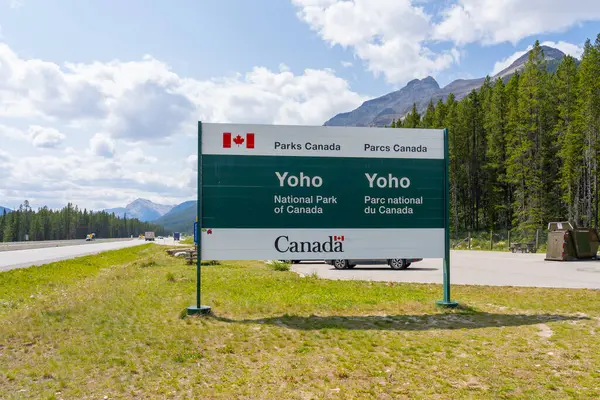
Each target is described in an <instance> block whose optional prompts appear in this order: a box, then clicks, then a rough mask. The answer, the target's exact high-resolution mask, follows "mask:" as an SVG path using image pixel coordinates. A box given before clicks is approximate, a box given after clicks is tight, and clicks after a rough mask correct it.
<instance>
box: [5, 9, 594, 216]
mask: <svg viewBox="0 0 600 400" xmlns="http://www.w3.org/2000/svg"><path fill="white" fill-rule="evenodd" d="M599 21H600V2H599V1H598V0H570V1H566V0H527V1H522V0H437V1H434V0H412V1H411V0H252V1H250V0H178V1H167V0H127V1H123V0H86V1H81V0H52V1H49V0H0V205H3V206H7V207H10V208H12V207H16V206H18V204H20V203H21V202H22V201H23V200H25V199H28V200H29V201H30V203H31V204H32V206H34V207H38V206H43V205H48V206H50V207H60V206H63V205H64V204H65V203H66V202H67V201H71V202H73V203H75V204H78V205H79V206H81V207H87V208H93V209H100V208H105V207H113V206H124V205H125V204H126V203H128V202H129V201H131V200H133V199H135V198H137V197H144V198H148V199H151V200H153V201H156V202H160V203H164V204H176V203H179V202H181V201H184V200H189V199H194V198H195V190H196V187H195V177H196V165H195V161H196V158H195V157H196V156H195V150H194V149H195V148H196V138H195V134H196V122H197V121H198V120H202V121H205V122H238V123H244V122H247V123H267V124H315V125H321V124H323V122H325V121H326V120H327V119H329V118H330V117H332V116H333V115H335V114H336V113H338V112H344V111H350V110H352V109H354V108H356V107H357V106H359V105H360V104H361V103H362V102H363V101H365V100H366V99H368V98H372V97H376V96H380V95H383V94H385V93H388V92H390V91H393V90H395V89H398V88H401V87H402V86H403V85H404V84H405V83H406V82H408V81H409V80H411V79H414V78H424V77H426V76H428V75H431V76H433V77H434V78H435V79H436V80H438V82H439V83H440V85H446V84H448V83H449V82H451V81H452V80H454V79H458V78H471V77H481V76H485V75H486V74H491V73H492V72H497V71H499V70H500V69H502V67H503V66H507V65H508V64H510V62H511V61H512V60H514V59H516V58H517V57H518V56H519V55H521V54H523V53H524V52H525V51H526V50H527V48H528V47H529V46H530V45H531V44H532V43H533V41H534V40H535V39H539V40H540V41H541V42H547V43H546V44H549V45H552V46H555V47H558V48H560V49H561V50H563V51H564V52H566V53H569V54H572V55H574V56H579V55H580V54H581V47H582V45H583V42H584V41H585V39H586V38H590V39H592V41H593V40H594V39H595V37H596V35H597V34H598V33H600V24H599Z"/></svg>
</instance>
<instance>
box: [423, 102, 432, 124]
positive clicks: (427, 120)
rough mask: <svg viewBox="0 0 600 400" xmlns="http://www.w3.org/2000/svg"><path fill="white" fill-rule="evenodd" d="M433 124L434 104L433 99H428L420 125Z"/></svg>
mask: <svg viewBox="0 0 600 400" xmlns="http://www.w3.org/2000/svg"><path fill="white" fill-rule="evenodd" d="M434 125H435V106H434V105H433V100H429V104H428V105H427V110H426V111H425V115H424V116H423V123H422V124H421V126H422V127H423V128H433V127H434Z"/></svg>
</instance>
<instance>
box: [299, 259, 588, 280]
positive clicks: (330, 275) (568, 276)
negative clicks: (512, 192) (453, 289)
mask: <svg viewBox="0 0 600 400" xmlns="http://www.w3.org/2000/svg"><path fill="white" fill-rule="evenodd" d="M544 257H545V254H520V253H517V254H513V253H501V252H487V251H453V252H452V254H451V262H452V264H451V276H450V282H451V283H452V284H465V285H490V286H534V287H555V288H589V289H600V261H595V260H589V261H572V262H558V261H544ZM292 270H294V271H296V272H298V273H300V274H311V273H312V272H313V271H314V272H316V273H317V274H318V275H319V276H320V277H322V278H326V279H357V280H372V281H386V282H389V281H395V282H416V283H442V279H443V273H442V260H440V259H425V260H423V261H420V262H417V263H413V264H412V265H411V266H410V267H409V268H408V269H406V270H400V271H395V270H392V269H391V268H390V267H388V266H387V265H382V266H371V265H369V266H361V265H357V266H356V267H354V269H350V270H336V269H335V268H333V267H332V266H331V265H328V264H324V263H308V262H303V263H301V264H295V265H292Z"/></svg>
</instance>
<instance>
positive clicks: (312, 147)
mask: <svg viewBox="0 0 600 400" xmlns="http://www.w3.org/2000/svg"><path fill="white" fill-rule="evenodd" d="M273 148H274V149H275V150H291V151H306V150H308V151H335V152H339V151H342V146H341V145H340V144H338V143H335V142H332V143H311V142H306V143H296V142H287V143H286V142H278V141H276V142H275V143H274V145H273ZM363 150H364V151H365V152H367V153H375V152H386V153H389V152H395V153H427V146H423V145H418V146H415V145H401V144H393V145H378V144H370V143H365V144H364V145H363Z"/></svg>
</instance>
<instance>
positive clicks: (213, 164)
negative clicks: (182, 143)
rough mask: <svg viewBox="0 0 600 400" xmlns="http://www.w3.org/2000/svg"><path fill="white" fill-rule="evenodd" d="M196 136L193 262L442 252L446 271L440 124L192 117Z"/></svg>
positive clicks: (416, 255) (445, 154)
mask: <svg viewBox="0 0 600 400" xmlns="http://www.w3.org/2000/svg"><path fill="white" fill-rule="evenodd" d="M198 138H199V142H198V216H199V220H198V224H199V228H200V232H199V236H198V247H199V256H198V263H200V260H201V259H203V260H249V259H250V260H265V259H294V260H323V259H390V258H444V259H445V263H444V264H445V268H444V270H445V272H447V273H449V264H448V261H449V257H448V254H449V235H448V233H449V229H448V221H449V218H448V143H447V131H446V130H443V129H399V128H395V129H383V128H366V127H364V128H363V127H323V126H286V125H283V126H282V125H247V124H213V123H201V122H199V123H198ZM445 297H446V296H445ZM445 300H447V301H446V302H447V303H450V299H449V297H448V298H445Z"/></svg>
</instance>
